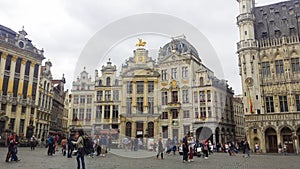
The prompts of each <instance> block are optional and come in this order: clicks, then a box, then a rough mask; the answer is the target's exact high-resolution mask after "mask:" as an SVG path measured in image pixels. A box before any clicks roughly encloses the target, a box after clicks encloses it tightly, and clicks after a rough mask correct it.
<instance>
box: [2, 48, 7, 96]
mask: <svg viewBox="0 0 300 169" xmlns="http://www.w3.org/2000/svg"><path fill="white" fill-rule="evenodd" d="M7 55H8V54H7V53H4V52H3V53H2V55H1V57H0V59H1V62H0V91H2V87H3V86H2V85H3V77H4V70H5V63H6V58H7Z"/></svg>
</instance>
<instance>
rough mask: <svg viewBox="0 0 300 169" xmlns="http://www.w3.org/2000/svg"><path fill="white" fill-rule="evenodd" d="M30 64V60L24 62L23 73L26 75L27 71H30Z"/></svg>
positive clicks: (27, 74)
mask: <svg viewBox="0 0 300 169" xmlns="http://www.w3.org/2000/svg"><path fill="white" fill-rule="evenodd" d="M30 64H31V62H30V61H27V62H26V64H25V75H26V76H29V72H30Z"/></svg>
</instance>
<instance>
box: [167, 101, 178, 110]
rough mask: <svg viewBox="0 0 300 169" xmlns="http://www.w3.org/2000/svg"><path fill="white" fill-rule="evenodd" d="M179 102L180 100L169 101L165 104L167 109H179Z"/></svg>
mask: <svg viewBox="0 0 300 169" xmlns="http://www.w3.org/2000/svg"><path fill="white" fill-rule="evenodd" d="M180 107H181V103H180V102H170V103H168V105H167V108H168V109H180Z"/></svg>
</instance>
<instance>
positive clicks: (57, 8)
mask: <svg viewBox="0 0 300 169" xmlns="http://www.w3.org/2000/svg"><path fill="white" fill-rule="evenodd" d="M276 2H280V0H256V5H257V6H261V5H265V4H270V3H276ZM0 8H1V10H0V24H2V25H4V26H6V27H9V28H11V29H13V30H14V31H19V30H21V28H22V26H24V27H25V31H26V32H27V33H28V38H29V39H31V40H32V43H33V44H34V45H36V47H37V48H39V49H41V48H43V49H44V50H45V53H44V55H45V57H46V58H47V59H46V60H48V59H50V60H51V61H52V64H53V67H52V74H53V77H54V78H56V79H57V78H61V77H62V74H65V77H66V80H67V88H69V89H70V88H71V84H72V81H73V80H74V77H76V76H77V75H74V71H75V70H74V69H75V65H76V64H77V60H78V58H79V56H80V54H81V52H82V50H83V48H84V47H85V45H86V44H87V43H88V41H89V40H90V39H91V38H92V37H93V36H94V35H95V34H96V33H97V32H98V31H99V30H101V29H103V28H104V27H105V26H107V25H109V24H111V23H113V22H115V21H117V20H120V19H122V18H124V17H128V16H132V15H136V14H143V13H160V14H167V15H171V16H174V17H177V18H180V19H182V20H184V21H186V22H188V23H190V24H191V25H193V26H195V27H196V28H197V29H198V30H199V31H200V32H202V34H203V35H205V36H206V38H207V39H208V40H209V41H210V43H211V45H212V46H213V48H214V49H215V51H216V53H217V56H218V58H219V60H220V63H221V66H222V69H223V73H224V78H225V79H226V80H228V82H229V85H230V86H232V87H233V89H234V90H235V94H240V93H241V83H240V76H239V73H238V64H237V61H238V59H237V55H236V42H237V41H238V38H239V37H238V33H239V32H238V31H239V30H238V27H237V25H236V16H237V15H238V2H237V1H236V0H215V1H209V0H1V1H0ZM137 24H138V23H137ZM132 26H133V27H134V25H132ZM120 29H122V28H120ZM137 33H139V32H137ZM182 33H183V34H184V32H182ZM174 36H175V35H174ZM137 38H138V37H131V38H129V39H127V40H123V41H122V42H120V43H118V45H117V46H114V48H113V50H110V51H109V49H107V50H108V53H107V54H106V55H105V56H99V59H98V60H96V61H95V62H98V64H99V65H102V64H104V63H106V61H107V59H108V58H112V60H113V61H114V60H119V62H121V63H115V64H117V65H118V66H119V65H121V64H122V63H123V62H124V61H125V59H127V58H128V57H130V56H132V51H133V50H134V49H135V42H134V43H133V39H136V40H135V41H137ZM145 38H146V39H145ZM186 38H187V40H189V37H186ZM144 39H145V40H146V41H147V37H144ZM150 39H151V38H149V40H150ZM154 39H159V40H156V41H152V40H150V42H148V45H149V46H151V48H152V49H153V48H156V47H159V46H162V45H164V44H165V43H167V42H169V41H170V40H169V39H168V38H165V37H160V38H154ZM158 41H159V43H158ZM151 42H152V43H155V42H157V44H155V45H154V44H152V45H150V44H151ZM149 43H150V44H149ZM130 44H132V45H130ZM126 49H128V50H126ZM197 50H201V49H197ZM120 53H122V57H120ZM123 53H124V54H123ZM200 53H201V52H200ZM118 55H119V56H118ZM152 55H153V54H152ZM152 57H155V54H154V56H152ZM116 58H118V59H116ZM120 58H123V60H122V59H120ZM200 58H201V56H200ZM205 58H206V59H207V57H205ZM202 61H203V62H204V64H205V63H206V62H209V61H208V60H205V59H202ZM207 66H208V67H209V68H210V69H211V70H213V71H214V65H207ZM82 69H83V68H82ZM95 69H96V67H89V66H88V65H87V70H88V71H89V73H90V74H94V70H95ZM97 69H99V67H98V68H97ZM216 69H217V68H216Z"/></svg>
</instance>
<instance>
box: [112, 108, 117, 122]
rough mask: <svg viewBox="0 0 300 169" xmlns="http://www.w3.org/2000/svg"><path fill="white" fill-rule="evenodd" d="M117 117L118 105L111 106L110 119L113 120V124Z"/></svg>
mask: <svg viewBox="0 0 300 169" xmlns="http://www.w3.org/2000/svg"><path fill="white" fill-rule="evenodd" d="M118 117H119V106H118V105H113V114H112V118H113V120H114V122H116V121H118Z"/></svg>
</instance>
